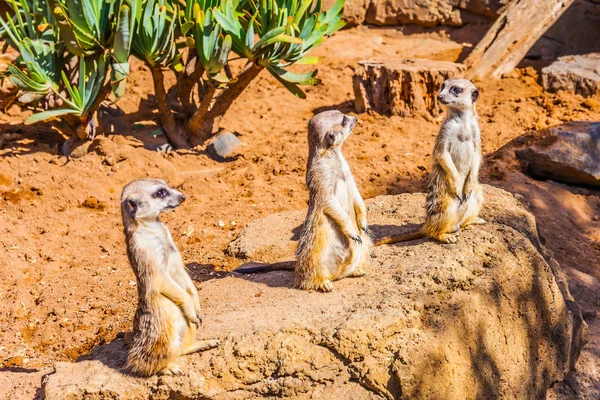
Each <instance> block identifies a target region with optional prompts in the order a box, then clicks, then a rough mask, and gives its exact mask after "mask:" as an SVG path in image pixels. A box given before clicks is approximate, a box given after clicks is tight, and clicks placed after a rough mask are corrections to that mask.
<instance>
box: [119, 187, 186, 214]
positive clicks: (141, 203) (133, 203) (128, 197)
mask: <svg viewBox="0 0 600 400" xmlns="http://www.w3.org/2000/svg"><path fill="white" fill-rule="evenodd" d="M184 201H185V195H184V194H183V193H181V192H178V191H177V190H175V189H173V188H172V187H169V185H167V183H166V182H165V181H163V180H161V179H150V178H148V179H140V180H137V181H133V182H131V183H129V184H127V185H126V186H125V187H124V188H123V193H122V194H121V213H122V214H123V220H125V219H126V218H131V219H134V220H140V221H141V220H153V219H156V218H158V215H159V214H160V213H163V212H166V211H170V210H173V209H175V208H177V207H178V206H179V205H180V204H181V203H183V202H184Z"/></svg>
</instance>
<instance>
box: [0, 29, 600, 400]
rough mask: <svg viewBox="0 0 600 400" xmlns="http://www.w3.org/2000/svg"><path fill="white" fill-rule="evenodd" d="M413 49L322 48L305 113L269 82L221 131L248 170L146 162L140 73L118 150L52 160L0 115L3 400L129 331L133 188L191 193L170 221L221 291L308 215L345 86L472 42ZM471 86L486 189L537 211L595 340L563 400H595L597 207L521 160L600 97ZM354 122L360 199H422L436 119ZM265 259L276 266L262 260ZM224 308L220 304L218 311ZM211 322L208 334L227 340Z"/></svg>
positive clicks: (452, 56)
mask: <svg viewBox="0 0 600 400" xmlns="http://www.w3.org/2000/svg"><path fill="white" fill-rule="evenodd" d="M407 33H408V31H407V32H404V31H402V30H398V29H366V28H363V27H358V28H353V29H350V30H346V31H343V32H340V33H339V34H337V35H336V36H334V37H333V38H331V39H330V40H328V41H327V42H326V43H325V44H324V45H323V46H322V47H321V48H319V49H318V54H320V55H324V56H325V59H324V61H323V63H322V65H320V67H319V69H320V72H319V76H320V77H321V78H322V79H323V82H324V84H323V85H322V86H318V87H314V88H309V90H308V99H307V100H306V101H301V100H298V99H296V98H294V97H293V96H292V95H290V94H289V93H288V92H287V91H286V90H285V89H283V88H281V87H280V86H279V85H278V84H277V82H275V81H274V79H272V78H271V77H270V76H268V75H267V74H263V75H261V76H260V77H259V78H258V79H257V80H256V81H255V82H253V83H252V84H251V86H250V87H249V88H248V89H247V91H246V92H245V93H244V94H243V95H242V96H241V97H240V98H239V100H238V101H237V102H236V104H234V106H233V107H232V109H231V110H230V112H229V113H228V114H227V116H226V118H225V120H224V126H225V127H226V128H227V129H228V130H230V131H232V132H236V133H237V134H238V136H239V138H240V140H242V142H244V143H245V146H244V147H243V151H242V155H241V156H240V157H238V158H237V159H235V160H234V161H231V162H228V163H218V162H215V161H213V160H211V159H210V158H209V157H207V154H206V152H205V150H204V148H199V149H194V150H190V151H182V152H178V153H170V154H158V153H156V152H151V151H148V150H146V149H145V148H144V146H149V145H152V144H156V143H160V142H161V141H164V139H163V138H162V137H161V136H158V137H153V136H154V135H155V131H156V129H157V125H156V117H157V115H156V111H154V108H155V100H154V99H153V97H152V96H150V87H151V85H150V74H149V72H148V71H147V70H146V69H145V68H143V67H142V66H140V65H134V66H133V69H134V72H133V79H132V82H131V91H130V92H129V93H128V94H126V96H125V98H124V99H122V100H121V101H120V102H119V103H118V105H119V106H120V107H121V108H122V109H123V111H124V115H123V116H121V117H114V118H113V122H114V124H115V127H116V132H118V133H121V134H122V135H113V136H109V137H106V138H104V137H102V138H98V139H97V140H96V141H95V143H93V145H91V146H90V147H87V148H80V149H78V150H77V153H76V154H75V155H74V157H72V158H70V159H67V158H65V157H63V156H61V155H60V153H59V148H60V147H61V146H62V144H63V142H64V140H65V137H64V136H62V135H61V134H60V133H59V132H57V131H56V130H54V129H52V127H50V126H48V125H37V126H33V127H25V126H23V125H22V124H21V122H22V121H23V119H24V118H25V117H26V116H27V115H29V113H30V112H29V111H27V110H25V111H22V110H20V109H19V108H18V107H17V106H14V105H12V106H9V107H8V108H7V114H0V129H1V132H2V133H9V134H11V135H14V136H11V137H10V138H9V140H7V141H6V142H5V143H3V145H2V146H1V149H0V198H2V202H0V221H1V223H0V260H1V262H0V276H2V280H1V281H0V299H1V300H2V301H1V302H0V337H1V341H0V362H1V368H2V372H0V382H10V385H9V384H0V398H2V397H6V398H15V396H14V395H11V393H12V394H14V393H16V392H13V391H12V390H13V387H17V388H19V389H18V390H21V392H19V393H27V395H25V398H27V397H32V396H33V395H34V394H35V392H36V390H39V389H40V387H41V379H40V377H41V376H42V375H44V374H45V373H47V372H48V371H50V370H48V368H49V367H52V365H54V363H56V362H65V361H75V360H76V359H77V358H78V357H79V356H82V355H86V354H87V353H89V352H90V351H91V350H92V349H93V348H95V347H96V346H97V345H100V344H103V343H107V342H109V341H111V340H112V339H114V337H115V335H116V333H117V332H119V331H123V330H127V329H129V328H130V326H131V321H132V316H133V312H134V308H135V294H136V288H135V280H134V277H133V274H132V272H131V270H130V267H129V265H128V263H127V260H126V257H125V251H124V244H123V238H122V232H121V229H122V227H121V223H120V215H119V213H120V211H119V204H118V198H119V193H120V190H121V188H122V186H123V185H124V184H126V183H127V182H129V181H130V180H132V179H135V178H138V177H142V176H156V177H161V178H164V179H166V180H167V181H169V182H170V183H171V184H172V185H174V186H176V187H177V188H179V189H180V190H182V191H183V192H184V193H186V194H187V195H188V201H186V203H185V204H184V205H183V206H182V207H181V208H180V209H178V210H177V211H176V212H174V213H172V214H170V215H168V216H167V217H166V218H165V220H166V222H167V224H168V225H169V226H170V228H171V230H172V232H173V235H174V237H175V241H176V243H177V245H178V246H179V248H180V249H181V251H182V254H183V257H184V260H185V261H186V263H187V264H188V268H189V269H190V272H191V275H192V277H193V278H194V280H195V281H196V282H197V283H198V286H199V287H200V288H202V286H201V285H202V282H205V281H208V280H215V281H217V280H218V279H219V278H223V277H224V276H225V275H226V274H227V271H230V270H231V269H233V268H235V267H236V266H237V265H239V264H240V263H242V262H243V260H239V259H236V258H234V257H232V256H230V255H228V254H227V253H226V252H225V250H226V248H227V246H228V244H229V243H230V242H231V241H232V240H233V239H234V238H235V237H236V236H237V235H238V234H239V232H240V231H241V230H242V229H243V228H244V227H245V226H246V225H247V224H248V223H249V222H251V221H254V220H257V219H259V218H262V217H266V216H268V215H270V214H272V213H275V212H282V211H288V210H299V209H302V208H304V207H305V206H306V201H307V193H306V190H305V186H304V173H305V162H306V139H305V132H306V122H307V121H308V119H309V118H310V117H311V116H312V115H313V114H314V113H315V112H318V111H321V110H325V109H331V108H336V109H340V110H342V111H344V112H352V109H353V104H352V101H353V93H352V74H353V70H354V69H355V68H356V66H357V65H358V61H359V60H361V59H368V58H376V57H384V56H385V57H391V56H394V57H424V58H429V59H434V60H442V61H456V60H457V59H458V58H459V57H460V56H461V54H462V53H463V52H464V50H465V49H468V48H471V47H470V46H472V44H473V43H472V42H469V41H468V40H469V37H470V31H469V30H468V29H462V28H461V29H456V30H453V31H451V32H450V33H445V32H443V31H439V32H434V33H414V32H411V34H410V35H408V34H407ZM355 43H360V44H361V45H360V46H356V45H354V44H355ZM168 78H169V82H171V83H173V82H174V78H173V77H172V76H169V77H168ZM477 85H478V87H479V88H480V90H481V98H480V100H479V103H478V110H479V114H480V117H481V118H480V123H481V128H482V140H483V151H484V154H485V157H486V162H485V164H484V166H483V170H482V179H483V180H484V181H485V182H487V183H490V184H492V185H494V186H499V187H502V188H504V189H506V190H507V191H509V192H512V193H517V194H520V195H521V196H522V198H523V200H524V201H525V202H527V203H529V204H530V205H531V211H532V213H533V214H534V215H535V217H536V219H537V228H538V231H539V235H540V238H541V239H542V242H543V243H544V244H545V246H546V247H547V248H548V249H549V250H550V251H552V252H553V253H554V257H555V258H556V260H557V261H558V262H559V263H560V265H561V267H562V269H563V270H564V271H565V272H566V274H567V276H568V277H569V278H570V280H569V282H570V285H571V291H572V294H573V296H574V298H575V299H576V300H577V301H578V302H579V303H580V304H582V307H583V309H584V315H585V317H586V320H587V322H588V323H589V326H590V328H591V329H590V335H589V338H590V341H589V343H588V345H587V346H586V347H584V350H583V352H582V357H581V358H580V361H579V363H578V365H577V370H578V371H579V372H580V374H575V375H573V376H571V378H570V381H569V384H568V385H566V386H561V387H560V388H558V389H557V391H556V393H555V396H557V397H556V398H572V399H575V398H585V397H582V396H581V393H585V394H587V395H589V396H590V397H589V398H597V397H598V395H597V394H598V393H599V391H600V388H599V387H598V382H599V381H600V379H598V377H599V376H600V375H599V374H600V373H599V369H600V368H599V367H598V365H599V363H598V343H600V333H599V332H600V331H599V328H600V327H599V326H598V323H597V319H596V313H597V310H598V309H599V308H600V299H599V298H598V293H600V291H598V290H597V288H598V279H600V269H599V268H598V265H600V263H599V261H600V222H599V221H598V216H599V214H600V197H599V193H598V191H597V190H593V189H587V188H577V187H573V186H568V185H565V184H559V183H555V182H552V181H536V180H533V179H531V178H530V177H528V176H527V175H525V174H523V172H522V167H521V165H520V163H519V161H518V160H517V158H516V157H515V155H514V149H516V148H518V147H519V146H521V145H522V143H521V141H520V139H519V137H520V136H522V135H524V134H526V133H528V132H530V131H532V130H536V129H542V128H545V127H548V126H551V125H555V124H560V123H563V122H567V121H574V120H583V121H598V120H600V97H599V96H598V95H594V96H591V97H588V98H584V97H582V96H580V95H577V94H570V93H566V92H562V91H559V92H558V93H546V92H544V91H543V89H542V86H541V85H540V80H539V79H538V75H537V72H536V70H534V69H533V68H524V69H520V70H517V71H515V72H514V74H512V75H510V76H507V77H504V78H503V79H502V80H500V81H498V82H478V83H477ZM4 105H5V106H6V103H4ZM358 117H359V118H360V123H359V125H358V126H357V128H356V129H355V133H354V134H353V136H351V137H350V139H349V141H348V142H347V144H346V146H345V153H346V155H347V159H348V161H349V163H350V165H351V167H352V169H353V171H354V174H355V177H356V180H357V182H358V185H359V187H360V188H361V190H362V192H363V195H364V197H365V198H371V197H374V196H377V195H383V194H398V193H404V192H418V191H422V190H423V189H424V182H425V177H426V176H427V172H428V168H429V161H428V160H429V156H430V151H431V147H432V145H433V141H434V140H435V135H436V133H437V130H438V127H439V124H440V122H441V119H438V120H427V119H424V118H421V117H414V118H412V117H411V118H399V117H392V118H387V117H384V116H380V115H377V114H362V115H359V116H358ZM272 256H273V257H275V256H277V254H272ZM260 258H261V261H273V260H271V259H269V257H268V254H263V255H262V256H261V257H260ZM228 279H231V278H228ZM215 283H216V282H215ZM349 284H351V281H349V283H346V282H345V283H342V284H341V285H339V286H340V288H341V287H344V285H349ZM286 290H289V289H286ZM224 291H225V290H224ZM246 294H247V295H255V294H256V292H253V293H251V292H249V293H246ZM209 300H210V299H206V298H204V300H203V304H202V305H203V307H204V308H205V309H206V310H207V313H210V309H211V308H214V306H213V304H214V303H211V302H210V301H212V300H210V301H209ZM228 301H229V300H228V299H227V298H226V297H223V299H220V300H219V302H221V303H223V305H222V307H225V306H226V304H228ZM235 304H237V303H235ZM232 307H233V306H232ZM207 316H208V317H209V318H208V319H207V324H208V325H210V324H213V323H214V326H213V327H212V329H216V327H217V326H220V325H219V324H218V323H217V322H218V321H216V320H215V321H212V322H211V318H210V316H209V315H207ZM203 357H210V355H208V354H207V355H206V356H204V355H203ZM6 390H8V391H6ZM594 390H595V392H594ZM594 396H596V397H594Z"/></svg>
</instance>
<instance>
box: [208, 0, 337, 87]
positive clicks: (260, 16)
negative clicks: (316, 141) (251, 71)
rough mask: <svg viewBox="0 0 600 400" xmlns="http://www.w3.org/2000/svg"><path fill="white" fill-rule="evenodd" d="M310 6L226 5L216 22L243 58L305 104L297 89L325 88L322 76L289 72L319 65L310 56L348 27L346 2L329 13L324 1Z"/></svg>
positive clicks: (260, 1) (290, 2) (293, 0)
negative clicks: (292, 67) (297, 65)
mask: <svg viewBox="0 0 600 400" xmlns="http://www.w3.org/2000/svg"><path fill="white" fill-rule="evenodd" d="M311 6H313V1H312V0H303V1H298V0H223V1H222V3H221V7H220V9H219V10H217V11H216V12H215V17H216V19H217V21H218V22H219V23H220V24H221V25H222V26H223V28H224V29H225V31H226V32H227V33H228V34H229V35H231V37H232V40H233V50H234V51H235V52H236V53H237V54H238V55H240V56H242V57H245V58H247V59H248V60H250V61H252V62H254V63H256V64H258V65H260V66H262V67H265V68H266V69H267V70H268V71H269V72H270V73H271V74H272V75H273V76H274V77H275V78H276V79H277V80H278V81H279V82H281V83H282V84H283V85H284V86H285V87H286V88H287V89H288V90H289V91H291V92H292V93H293V94H295V95H296V96H298V97H301V98H305V97H306V95H305V93H304V92H303V91H302V90H301V89H300V88H299V87H298V85H315V84H318V83H320V82H321V81H320V80H319V79H317V78H315V77H316V75H317V71H316V70H315V71H311V72H307V73H294V72H290V71H289V70H287V67H289V66H290V65H292V64H295V63H301V64H312V63H316V62H317V61H318V58H315V57H311V58H308V57H306V58H305V56H306V54H307V53H308V52H309V51H311V50H312V49H313V48H315V47H316V46H318V45H319V44H321V43H322V42H323V41H324V40H325V38H326V37H327V36H329V35H331V34H333V33H334V32H336V31H338V30H339V29H341V28H342V27H343V26H344V24H345V23H344V22H343V21H342V19H341V18H342V12H341V11H342V9H343V7H344V0H338V1H337V2H336V3H335V5H334V6H333V7H332V8H331V9H330V10H328V11H323V10H322V5H321V1H320V0H319V1H317V2H316V3H315V4H314V6H313V7H311ZM256 37H257V38H258V40H256Z"/></svg>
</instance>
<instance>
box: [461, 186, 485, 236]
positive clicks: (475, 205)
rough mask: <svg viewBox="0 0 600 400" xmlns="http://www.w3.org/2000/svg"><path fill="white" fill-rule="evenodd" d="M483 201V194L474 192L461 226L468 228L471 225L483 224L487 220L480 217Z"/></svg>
mask: <svg viewBox="0 0 600 400" xmlns="http://www.w3.org/2000/svg"><path fill="white" fill-rule="evenodd" d="M482 203H483V196H482V195H481V193H473V195H472V196H471V198H470V199H469V201H468V204H467V209H466V210H465V213H464V215H463V216H462V218H461V221H460V227H461V228H467V227H469V226H470V225H483V224H485V223H486V221H485V220H484V219H483V218H480V217H479V216H478V215H479V211H480V210H481V204H482Z"/></svg>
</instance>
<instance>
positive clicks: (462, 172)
mask: <svg viewBox="0 0 600 400" xmlns="http://www.w3.org/2000/svg"><path fill="white" fill-rule="evenodd" d="M478 97H479V90H477V88H476V87H475V85H473V83H472V82H471V81H469V80H467V79H448V80H446V81H445V82H444V83H443V84H442V87H441V89H440V92H439V94H438V96H437V98H438V100H439V102H440V103H441V104H442V105H443V106H444V108H445V109H446V119H445V120H444V122H443V124H442V126H441V128H440V132H439V134H438V136H437V138H436V141H435V146H434V149H433V153H432V167H431V174H430V176H429V187H428V191H427V200H426V212H427V215H426V218H425V223H424V224H423V226H422V227H421V229H420V231H419V232H415V233H411V234H407V235H401V236H392V237H387V238H382V239H380V240H377V241H376V245H381V244H389V243H396V242H401V241H407V240H414V239H418V238H421V237H424V236H428V237H431V238H434V239H436V240H438V241H440V242H442V243H456V241H457V239H456V235H454V233H456V232H458V231H459V230H460V229H462V228H465V227H467V226H469V225H473V224H484V223H485V220H483V219H482V218H479V216H478V215H479V211H480V209H481V205H482V203H483V192H482V190H481V186H480V185H479V167H480V165H481V135H480V131H479V123H478V117H477V110H476V108H475V102H476V101H477V98H478Z"/></svg>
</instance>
